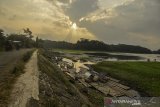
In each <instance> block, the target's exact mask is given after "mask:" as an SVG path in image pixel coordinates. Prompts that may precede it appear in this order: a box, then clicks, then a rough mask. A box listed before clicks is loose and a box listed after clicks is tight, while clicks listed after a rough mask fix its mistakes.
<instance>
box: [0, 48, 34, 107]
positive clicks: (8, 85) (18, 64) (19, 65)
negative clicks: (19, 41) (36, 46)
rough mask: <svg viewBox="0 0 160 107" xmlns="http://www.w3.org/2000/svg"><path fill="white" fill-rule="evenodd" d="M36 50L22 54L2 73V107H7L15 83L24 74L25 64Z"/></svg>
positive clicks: (0, 74)
mask: <svg viewBox="0 0 160 107" xmlns="http://www.w3.org/2000/svg"><path fill="white" fill-rule="evenodd" d="M33 51H34V50H27V51H26V52H24V53H23V54H20V55H19V56H18V58H17V59H16V61H14V62H11V63H9V64H7V65H5V67H6V68H5V69H3V70H2V71H1V72H0V76H1V78H0V107H6V105H7V104H8V102H9V97H10V93H11V90H12V88H13V86H14V83H15V81H16V79H17V78H18V76H19V75H20V74H22V73H24V68H25V63H26V62H27V61H28V60H29V59H30V57H31V56H32V53H33Z"/></svg>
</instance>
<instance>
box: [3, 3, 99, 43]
mask: <svg viewBox="0 0 160 107" xmlns="http://www.w3.org/2000/svg"><path fill="white" fill-rule="evenodd" d="M72 2H73V1H71V0H63V1H61V0H59V1H58V0H14V1H10V0H5V1H0V28H3V29H5V30H6V31H8V32H15V31H17V32H18V33H19V32H22V29H23V28H25V27H29V28H30V29H31V30H32V31H33V32H34V34H35V35H38V36H40V37H42V38H46V39H52V40H65V38H66V36H68V34H70V32H71V30H72V29H71V26H72V24H73V22H72V21H71V20H70V18H69V16H67V15H66V14H65V13H64V11H65V10H64V9H65V8H69V5H70V4H71V3H72ZM82 29H83V30H82ZM75 32H76V33H71V36H72V38H71V39H72V40H70V41H71V42H76V41H77V40H78V39H80V38H82V37H86V38H89V39H95V38H96V37H95V36H94V35H93V34H92V33H90V32H88V30H87V29H85V28H78V29H77V30H76V31H75Z"/></svg>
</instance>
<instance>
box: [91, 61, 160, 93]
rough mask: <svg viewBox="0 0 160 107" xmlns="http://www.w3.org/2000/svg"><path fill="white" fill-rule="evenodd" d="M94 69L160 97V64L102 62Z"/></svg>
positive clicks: (143, 91)
mask: <svg viewBox="0 0 160 107" xmlns="http://www.w3.org/2000/svg"><path fill="white" fill-rule="evenodd" d="M93 68H94V70H95V71H97V72H106V73H108V75H110V76H112V77H114V78H117V79H120V80H122V81H123V82H124V83H125V84H127V85H129V86H131V87H133V88H136V89H138V90H139V91H141V92H142V93H146V94H148V95H149V96H160V63H159V62H101V63H98V64H96V65H94V66H93ZM144 96H146V95H144Z"/></svg>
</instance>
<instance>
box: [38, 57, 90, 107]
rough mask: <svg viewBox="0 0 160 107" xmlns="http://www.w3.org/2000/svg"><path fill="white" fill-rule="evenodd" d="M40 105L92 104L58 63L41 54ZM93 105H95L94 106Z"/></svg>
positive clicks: (83, 106)
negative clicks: (71, 81)
mask: <svg viewBox="0 0 160 107" xmlns="http://www.w3.org/2000/svg"><path fill="white" fill-rule="evenodd" d="M38 59H39V61H38V63H39V67H40V79H39V86H40V87H39V92H40V93H39V98H40V100H39V105H40V107H90V106H92V104H91V103H90V102H89V101H88V99H87V98H86V97H85V96H83V95H82V94H81V93H80V92H79V90H78V89H77V88H76V87H75V86H73V85H72V84H71V83H70V82H69V81H68V79H67V78H66V76H65V75H64V74H63V72H62V71H61V70H60V69H58V67H57V66H56V65H54V64H53V63H51V62H49V61H48V60H47V59H46V58H45V57H43V56H41V55H39V58H38ZM92 107H93V106H92Z"/></svg>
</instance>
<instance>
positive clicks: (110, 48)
mask: <svg viewBox="0 0 160 107" xmlns="http://www.w3.org/2000/svg"><path fill="white" fill-rule="evenodd" d="M40 44H41V47H43V48H60V49H74V50H89V51H107V52H126V53H148V54H151V53H160V50H158V51H152V50H150V49H148V48H145V47H141V46H134V45H126V44H118V45H110V44H106V43H104V42H102V41H98V40H89V39H84V38H81V39H80V40H78V41H77V43H68V42H65V41H51V40H41V43H40Z"/></svg>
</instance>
